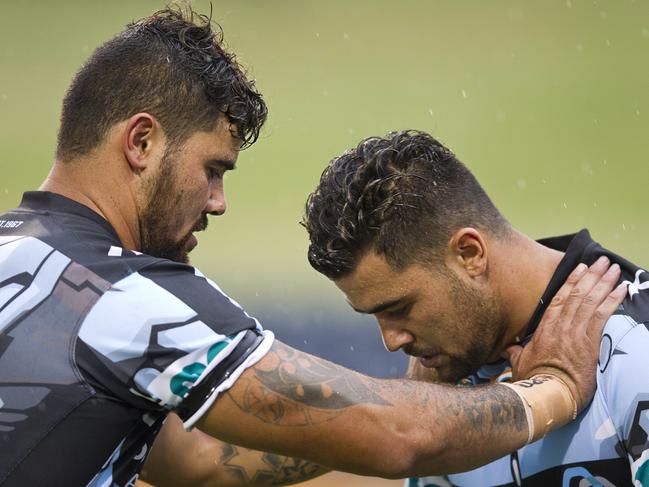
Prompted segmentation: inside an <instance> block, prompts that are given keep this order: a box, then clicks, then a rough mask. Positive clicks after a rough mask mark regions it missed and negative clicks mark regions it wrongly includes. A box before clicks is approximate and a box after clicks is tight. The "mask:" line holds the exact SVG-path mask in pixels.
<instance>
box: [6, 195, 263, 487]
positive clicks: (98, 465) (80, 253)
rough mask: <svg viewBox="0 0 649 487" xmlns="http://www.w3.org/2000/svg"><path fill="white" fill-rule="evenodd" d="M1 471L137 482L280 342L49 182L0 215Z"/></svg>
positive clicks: (185, 268) (31, 480)
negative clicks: (156, 453)
mask: <svg viewBox="0 0 649 487" xmlns="http://www.w3.org/2000/svg"><path fill="white" fill-rule="evenodd" d="M0 219H2V220H3V221H4V222H5V223H4V224H3V226H2V228H0V451H2V454H1V455H0V484H2V485H3V486H5V485H6V486H25V485H53V486H54V485H56V486H61V485H66V486H77V485H78V486H84V485H88V486H97V487H99V486H131V485H134V483H135V481H136V479H137V476H138V474H139V471H140V469H141V468H142V465H143V463H144V460H145V459H146V456H147V454H148V451H149V449H150V447H151V444H152V443H153V440H154V439H155V436H156V434H157V433H158V431H159V429H160V427H161V425H162V422H163V421H164V419H165V417H166V415H167V413H168V412H169V411H175V412H177V413H178V414H179V415H180V416H181V418H182V419H183V420H184V422H185V426H186V427H187V428H190V427H191V426H192V425H193V424H194V423H195V422H196V421H197V420H198V419H199V418H200V416H201V415H202V414H203V413H204V412H205V411H206V410H207V409H209V407H210V406H211V404H212V403H213V402H214V400H215V399H216V398H217V397H218V395H219V394H220V393H221V392H222V391H224V390H226V389H227V388H229V387H230V386H231V385H232V384H233V383H234V382H235V381H236V379H237V378H238V377H239V376H240V374H241V373H242V372H243V371H244V370H245V369H246V368H247V367H249V366H251V365H252V364H254V363H255V362H256V361H258V360H259V359H260V358H261V357H262V356H263V355H264V354H265V353H266V352H267V351H268V349H269V347H270V345H271V344H272V341H273V335H272V333H270V332H267V331H264V330H262V328H261V326H260V325H259V323H258V322H257V321H256V320H255V319H254V318H252V317H250V316H249V315H248V314H246V312H245V311H244V310H243V309H242V308H241V307H240V306H239V305H238V304H237V303H236V302H235V301H233V300H232V299H230V298H229V297H228V296H226V295H225V294H224V293H223V292H222V291H221V289H219V288H218V286H216V284H214V283H213V282H212V281H210V280H209V279H207V278H205V276H203V275H202V274H201V273H200V272H199V271H198V270H196V269H194V268H193V267H191V266H189V265H185V264H180V263H176V262H171V261H168V260H165V259H158V258H154V257H151V256H148V255H144V254H140V253H138V252H132V251H129V250H126V249H122V248H121V244H120V241H119V239H118V238H117V235H116V234H115V232H114V230H113V229H112V227H111V226H110V225H109V224H108V222H106V221H105V220H104V219H103V218H101V216H99V215H97V214H96V213H94V212H93V211H92V210H90V209H88V208H86V207H85V206H83V205H80V204H78V203H76V202H74V201H72V200H69V199H67V198H64V197H63V196H60V195H55V194H52V193H47V192H29V193H26V194H25V196H24V198H23V202H22V203H21V206H20V207H19V208H17V209H15V210H12V211H10V212H8V213H6V214H4V215H2V216H0Z"/></svg>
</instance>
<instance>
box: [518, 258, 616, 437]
mask: <svg viewBox="0 0 649 487" xmlns="http://www.w3.org/2000/svg"><path fill="white" fill-rule="evenodd" d="M619 278H620V267H619V266H618V265H617V264H613V265H610V261H609V260H608V259H607V258H606V257H601V258H600V259H599V260H597V261H596V262H595V263H594V264H593V265H592V266H590V267H587V266H586V265H585V264H579V265H578V266H577V267H576V268H575V269H574V271H573V272H572V273H571V274H570V276H569V277H568V279H567V280H566V282H565V283H564V284H563V286H562V287H561V288H560V289H559V291H558V292H557V294H556V295H555V296H554V298H553V299H552V301H551V303H550V304H549V306H548V308H547V310H546V311H545V313H544V315H543V318H542V320H541V323H540V324H539V327H538V328H537V330H536V332H535V333H534V336H533V337H532V339H531V340H530V342H529V343H527V344H526V345H525V346H524V347H522V346H520V345H511V346H510V347H508V348H507V354H508V356H509V360H510V362H511V364H512V371H513V376H514V380H516V381H518V382H515V383H514V384H512V388H514V390H516V391H517V392H518V393H519V395H521V398H522V399H523V402H524V403H525V404H526V406H527V407H528V420H530V421H532V422H533V423H535V430H536V431H535V432H534V436H535V437H536V436H537V435H543V434H545V433H546V432H547V431H549V430H550V429H554V428H556V426H557V422H563V423H565V422H566V421H568V420H570V419H572V418H574V416H575V415H576V414H577V412H579V411H581V410H582V409H583V408H584V407H585V406H586V405H587V404H588V402H589V401H590V400H591V398H592V397H593V394H594V392H595V373H596V366H597V360H598V357H599V344H600V339H601V336H602V330H603V328H604V325H605V324H606V321H607V320H608V318H609V317H610V316H611V314H612V313H613V312H615V310H616V309H617V308H618V306H619V305H620V303H621V302H622V301H623V299H624V296H625V294H626V285H624V284H620V285H618V286H617V287H616V283H617V282H618V281H619ZM552 397H554V398H555V400H554V401H553V400H549V398H550V399H551V398H552ZM571 409H572V412H571V413H569V416H568V417H565V416H566V413H565V412H569V411H570V410H571ZM564 411H565V412H564ZM570 416H572V418H571V417H570ZM530 431H531V430H530ZM530 435H531V436H532V433H530ZM530 439H532V438H530Z"/></svg>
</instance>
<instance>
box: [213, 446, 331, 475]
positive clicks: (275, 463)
mask: <svg viewBox="0 0 649 487" xmlns="http://www.w3.org/2000/svg"><path fill="white" fill-rule="evenodd" d="M220 464H221V465H222V466H223V468H224V470H225V471H226V472H227V473H229V474H230V475H231V476H233V477H234V478H236V479H238V481H239V482H241V485H290V484H296V483H298V482H304V481H305V480H309V479H312V478H314V477H318V476H320V475H322V474H324V473H326V472H328V471H329V470H328V469H326V468H324V467H322V466H320V465H317V464H315V463H311V462H308V461H306V460H302V459H300V458H291V457H284V456H281V455H275V454H273V453H263V452H259V451H256V450H249V449H248V448H243V447H239V446H234V445H225V446H224V449H223V456H222V458H221V459H220Z"/></svg>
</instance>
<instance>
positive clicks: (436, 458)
mask: <svg viewBox="0 0 649 487" xmlns="http://www.w3.org/2000/svg"><path fill="white" fill-rule="evenodd" d="M593 268H595V267H593ZM593 268H591V270H590V271H589V272H587V273H586V274H585V275H583V276H582V275H581V274H583V271H582V272H581V273H580V272H577V271H575V273H573V275H571V277H570V278H569V279H568V281H567V282H566V284H564V286H563V287H562V288H561V289H560V290H559V292H558V293H557V295H556V296H555V298H554V299H553V300H552V303H551V304H550V305H549V306H548V309H547V310H546V313H545V315H544V317H543V319H542V321H541V324H540V325H539V328H538V329H537V331H536V333H535V334H534V337H533V338H532V340H531V341H530V343H529V344H528V345H527V346H526V347H525V348H524V349H520V348H518V349H515V350H514V351H513V352H512V353H513V355H510V359H511V361H512V364H513V366H514V368H515V373H518V374H520V377H521V378H525V377H530V376H532V375H534V374H535V373H538V372H543V373H546V374H551V375H556V376H559V377H561V379H563V380H564V381H565V382H566V383H567V384H568V386H569V388H570V389H571V391H572V396H573V398H574V399H576V400H577V404H578V405H579V406H580V407H583V406H584V405H585V404H586V403H587V402H588V400H589V399H590V398H591V397H592V394H593V392H594V389H595V369H596V363H597V356H598V350H599V347H598V343H599V336H600V335H601V329H602V327H603V324H604V322H605V321H606V320H607V319H608V317H609V316H610V314H611V313H612V312H613V311H615V309H617V306H618V304H619V303H620V302H621V301H622V298H623V297H624V294H625V292H624V289H623V288H617V289H616V290H615V291H613V292H612V293H610V294H609V292H610V290H611V289H612V287H613V286H614V284H615V282H616V281H617V276H616V275H613V274H610V273H607V274H604V271H605V270H606V269H605V268H604V269H597V268H595V271H593ZM603 274H604V275H603ZM602 275H603V277H602ZM532 386H533V385H532ZM556 426H557V424H555V427H556ZM559 426H560V424H559ZM198 427H199V428H200V429H202V430H203V431H205V432H207V433H208V434H210V435H213V436H216V437H219V438H221V439H223V440H225V441H228V442H230V443H235V444H241V445H245V446H247V447H250V448H255V449H258V450H263V451H272V452H275V453H280V454H283V455H288V456H299V457H301V458H305V459H307V460H310V461H313V462H316V463H318V464H322V465H327V466H329V467H331V468H335V469H338V470H346V471H349V472H354V473H359V474H364V475H378V476H383V477H393V478H400V477H406V476H425V475H431V474H435V473H448V472H453V471H461V470H468V469H470V468H473V467H476V466H478V465H480V464H483V463H486V462H488V461H490V460H493V459H495V458H498V457H500V456H502V455H504V454H506V453H508V452H510V451H513V450H515V449H516V448H519V447H521V446H523V444H524V443H525V442H526V440H527V438H528V427H527V419H526V415H525V410H524V407H523V405H522V402H521V400H520V398H519V397H518V396H517V395H516V393H515V392H514V391H513V390H511V389H509V388H508V387H506V386H503V385H493V386H486V387H475V388H461V389H458V388H455V387H451V386H446V385H441V384H427V383H423V382H411V381H407V380H392V381H388V380H377V379H372V378H370V377H366V376H364V375H361V374H358V373H356V372H353V371H350V370H347V369H345V368H344V367H341V366H338V365H335V364H332V363H330V362H327V361H326V360H322V359H319V358H317V357H314V356H312V355H309V354H307V353H303V352H300V351H298V350H295V349H292V348H290V347H288V346H286V345H284V344H282V343H279V342H275V344H274V345H273V347H272V348H271V350H270V351H269V352H268V353H267V354H266V355H265V356H264V357H263V358H262V359H261V360H260V361H259V362H258V363H257V364H255V365H254V366H253V367H251V368H249V369H248V370H246V371H245V372H244V373H243V374H242V375H241V377H239V379H238V380H237V381H236V382H235V383H234V385H233V386H232V388H231V389H229V391H228V392H227V393H226V394H224V395H223V396H221V397H220V398H219V399H218V400H217V401H216V402H215V403H214V404H213V405H212V407H211V408H210V410H209V411H208V412H207V413H206V414H205V415H204V416H203V417H202V418H201V420H200V421H199V422H198Z"/></svg>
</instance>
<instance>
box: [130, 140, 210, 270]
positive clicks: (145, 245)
mask: <svg viewBox="0 0 649 487" xmlns="http://www.w3.org/2000/svg"><path fill="white" fill-rule="evenodd" d="M176 153H177V152H176V151H174V150H169V149H168V150H167V151H165V153H164V155H163V156H162V160H161V161H160V171H159V174H158V175H157V176H155V177H154V178H153V179H152V180H150V181H149V183H148V184H147V185H146V187H145V189H144V191H145V193H146V196H145V201H146V202H145V204H144V207H143V210H142V212H141V215H140V219H139V227H140V239H141V247H142V248H141V250H142V252H143V253H145V254H148V255H151V256H153V257H159V258H162V259H169V260H173V261H174V262H181V263H184V264H187V263H188V262H189V251H188V241H189V239H190V238H191V236H192V233H193V232H194V231H198V230H202V229H204V228H206V227H207V216H206V215H205V214H203V215H201V218H200V219H199V221H197V222H196V224H195V225H194V226H193V228H192V230H190V232H188V233H187V235H185V236H184V237H182V238H181V239H180V240H177V239H176V237H175V234H176V232H177V229H178V228H180V227H181V226H182V225H183V224H184V223H185V222H184V221H182V215H181V214H180V212H179V211H178V209H179V208H182V207H183V192H182V191H180V190H178V188H177V187H176V170H175V164H176V160H175V157H174V156H175V155H176Z"/></svg>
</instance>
